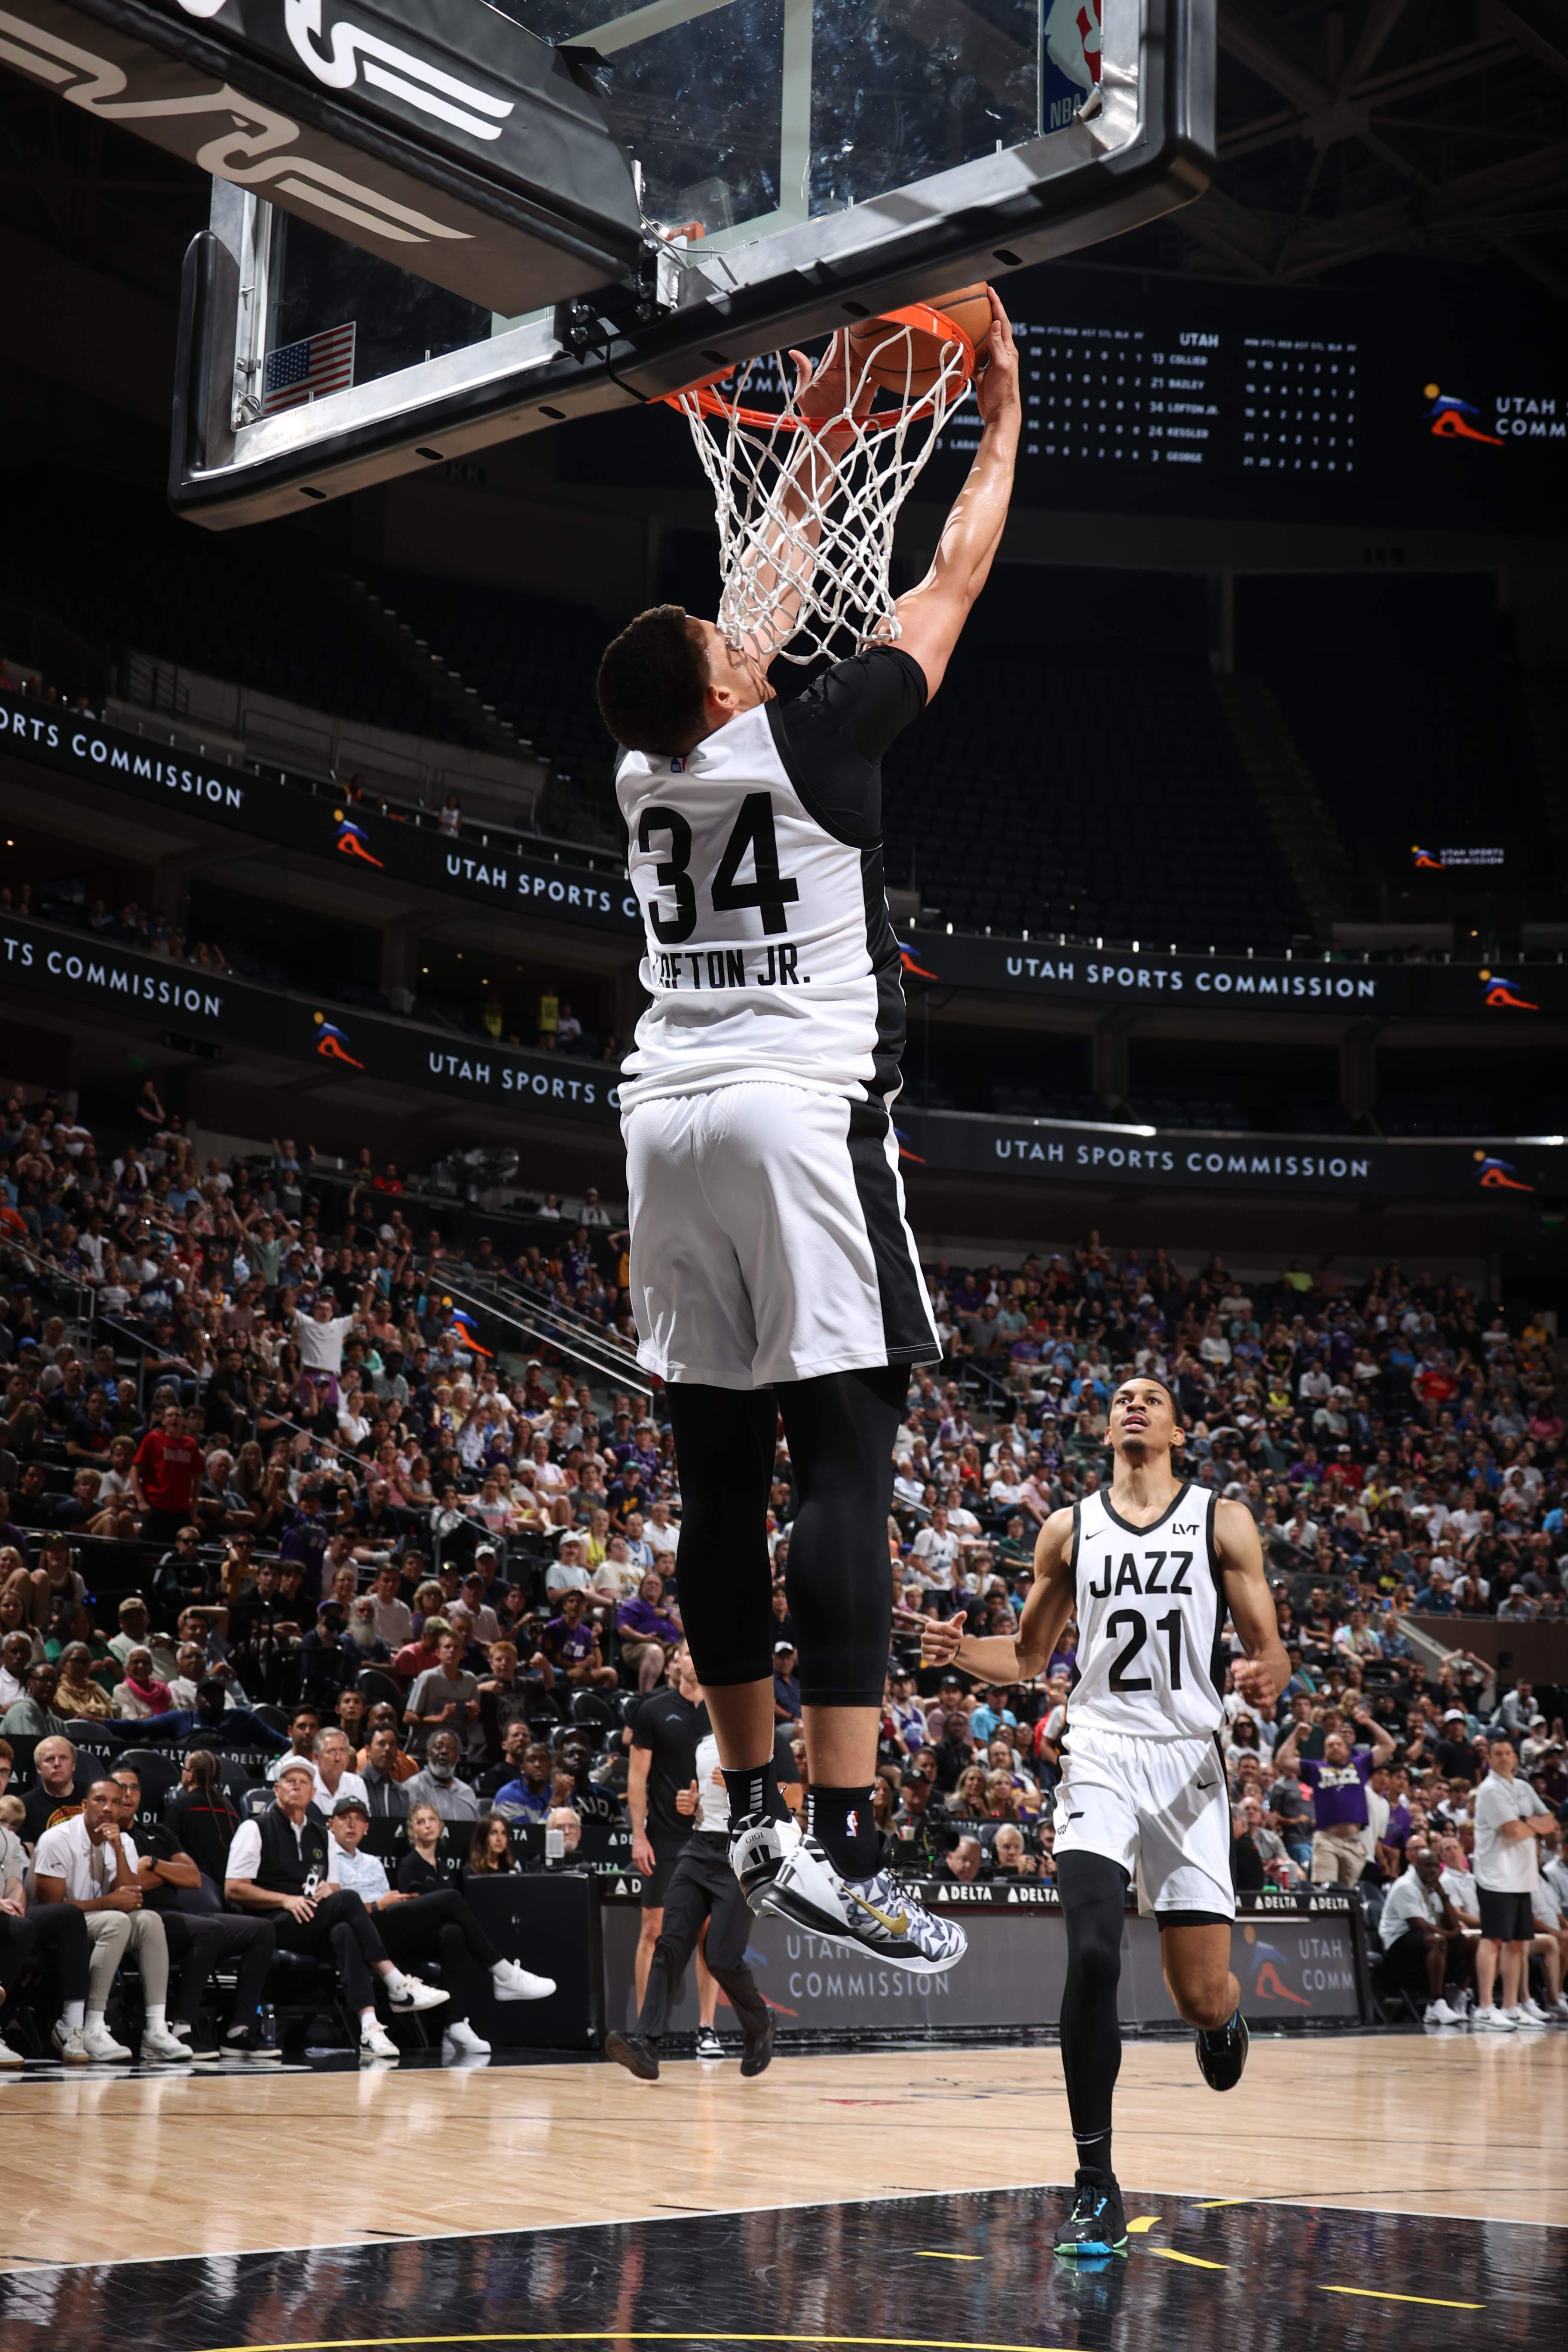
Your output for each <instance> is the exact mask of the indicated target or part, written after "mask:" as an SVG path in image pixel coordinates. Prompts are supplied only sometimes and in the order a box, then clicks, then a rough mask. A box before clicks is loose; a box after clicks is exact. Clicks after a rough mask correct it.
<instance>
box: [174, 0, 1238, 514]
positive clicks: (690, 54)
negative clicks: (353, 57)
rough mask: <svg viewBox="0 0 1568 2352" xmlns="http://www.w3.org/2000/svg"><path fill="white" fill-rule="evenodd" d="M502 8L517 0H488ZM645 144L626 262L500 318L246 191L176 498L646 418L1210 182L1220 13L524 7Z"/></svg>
mask: <svg viewBox="0 0 1568 2352" xmlns="http://www.w3.org/2000/svg"><path fill="white" fill-rule="evenodd" d="M486 13H487V16H489V19H490V23H491V25H492V26H493V23H494V16H495V13H496V12H495V11H491V10H487V11H486ZM499 13H500V15H501V16H506V17H510V18H511V19H512V20H514V21H515V22H516V23H517V24H519V25H520V26H522V27H524V28H525V30H526V31H527V32H529V33H531V34H533V35H535V36H539V37H543V38H544V39H546V40H548V41H550V42H551V43H552V44H554V45H556V46H558V47H564V48H568V49H570V50H571V51H572V52H573V54H574V58H576V59H577V61H578V63H579V66H580V68H584V69H585V70H586V71H587V72H588V73H589V74H590V75H591V77H592V79H593V80H594V82H595V84H596V86H597V88H598V89H599V90H600V92H601V93H602V95H603V98H604V100H605V106H606V108H607V110H608V112H609V116H610V120H611V121H612V123H613V126H614V129H615V131H616V134H617V135H618V136H619V138H620V140H621V141H622V142H624V145H625V148H626V153H627V154H628V156H629V157H630V159H631V163H632V166H633V172H634V176H635V180H636V184H637V195H638V200H639V204H640V208H641V212H642V215H643V218H644V222H645V227H646V237H645V244H644V248H643V257H642V261H641V264H640V266H639V268H637V270H636V271H634V272H633V273H630V274H629V275H627V276H626V278H624V279H622V280H620V281H618V282H616V283H614V284H609V285H606V286H605V287H604V288H602V289H599V290H598V291H596V292H591V293H589V294H588V295H586V296H584V297H581V298H579V299H577V300H575V301H574V302H572V303H562V304H558V305H556V306H555V307H553V308H552V309H551V310H535V311H531V312H523V313H521V315H519V314H513V313H509V312H508V311H506V310H483V309H481V308H479V307H478V306H476V305H475V304H474V303H472V302H469V301H466V300H463V299H460V298H458V297H457V296H455V295H453V294H451V293H449V292H443V291H441V290H439V289H436V288H434V287H431V286H428V285H426V284H425V283H424V282H423V281H422V280H420V279H419V278H417V277H416V276H412V275H410V274H409V273H408V272H407V271H405V269H402V268H398V267H397V266H396V265H395V263H394V262H393V261H391V260H389V259H387V258H385V257H383V256H380V255H377V254H374V253H371V252H367V251H365V250H363V249H361V248H359V247H351V246H348V245H345V244H343V243H342V241H341V240H340V239H338V238H336V237H335V236H333V235H332V234H331V230H330V229H329V228H328V227H326V226H321V225H316V224H306V223H303V222H301V221H300V220H299V219H298V218H287V217H286V216H285V215H282V214H280V213H279V212H277V211H275V210H274V209H273V207H272V206H270V205H268V203H267V202H265V201H264V200H262V199H261V198H259V197H258V196H257V195H256V194H254V192H245V191H240V190H238V189H236V188H234V187H232V186H228V185H227V184H225V183H222V182H215V188H214V207H213V227H212V232H211V236H210V237H209V239H207V240H205V241H203V240H198V245H201V244H203V243H204V242H205V245H206V247H207V248H208V249H207V251H206V252H205V255H204V254H202V253H200V252H198V251H197V249H196V248H195V247H194V248H193V255H192V258H191V261H190V262H189V263H188V265H187V288H186V304H185V349H184V352H183V355H182V384H183V398H182V404H181V410H180V415H179V416H178V418H177V422H176V446H175V452H174V472H173V480H172V493H173V496H174V500H175V503H176V504H177V505H178V506H180V507H181V508H183V509H184V510H185V511H187V512H188V513H190V514H192V515H193V516H194V517H195V519H197V520H203V521H205V522H208V523H210V524H213V525H216V526H219V527H221V526H223V525H225V524H228V523H234V522H242V521H247V520H255V519H258V518H260V517H262V516H264V515H267V514H273V513H279V512H285V511H288V510H289V509H291V508H297V507H298V506H299V504H300V501H301V499H316V498H321V497H330V496H332V495H335V494H338V493H341V492H342V491H346V490H350V489H353V488H360V487H362V486H363V485H364V484H365V483H367V482H371V481H374V480H378V479H385V478H388V477H389V476H391V475H393V474H396V473H402V472H408V471H414V470H417V469H418V468H419V467H421V466H425V465H429V464H432V463H436V462H445V461H448V460H450V459H452V458H454V457H461V456H463V455H466V454H469V453H471V452H472V451H473V450H475V449H478V448H481V447H483V446H487V445H488V444H490V443H493V442H495V441H498V440H500V439H504V438H507V437H509V436H513V435H516V434H520V433H524V432H529V431H535V430H539V429H542V428H547V427H548V426H550V425H552V424H554V423H556V422H558V421H560V420H561V419H562V418H563V417H565V416H569V415H584V414H589V413H593V412H594V411H595V410H605V409H608V408H614V407H618V406H628V405H636V404H640V403H642V402H644V401H647V400H648V399H650V398H655V397H658V396H659V395H660V394H664V393H666V392H668V391H672V390H676V389H678V388H679V387H680V386H681V385H682V384H684V383H689V382H690V381H692V380H693V379H694V378H695V377H698V376H701V375H705V374H711V373H713V371H714V368H715V367H716V366H717V365H719V364H721V363H722V362H736V361H740V360H743V359H747V358H750V357H752V355H753V354H755V353H756V352H761V351H763V350H768V349H772V348H773V347H775V346H776V345H778V344H780V343H781V342H783V341H786V340H788V341H809V340H810V339H811V338H812V337H813V336H816V335H821V334H826V332H828V331H831V329H833V328H834V327H836V326H838V325H841V324H843V323H845V321H846V320H847V319H853V318H857V317H864V316H868V315H873V314H874V313H875V311H876V310H881V309H886V308H889V307H891V306H892V305H893V304H894V303H896V302H899V301H902V300H909V299H915V298H918V297H921V296H924V297H928V298H929V297H930V296H931V295H933V294H937V293H941V292H942V291H943V290H944V289H947V288H949V287H951V286H952V285H953V284H955V283H963V282H964V281H965V280H966V279H968V278H978V277H985V278H992V279H994V280H1001V279H1004V278H1005V276H1006V274H1007V272H1008V271H1010V270H1011V269H1014V268H1018V267H1020V266H1022V265H1023V264H1025V263H1026V262H1037V261H1040V260H1042V259H1048V258H1051V257H1056V256H1058V255H1061V254H1064V253H1068V252H1070V251H1074V250H1077V249H1079V248H1081V247H1084V246H1086V245H1089V244H1092V243H1095V242H1097V241H1099V240H1100V239H1101V238H1103V237H1105V236H1111V235H1114V234H1117V233H1119V232H1120V231H1121V230H1122V229H1125V228H1129V227H1131V226H1136V225H1138V224H1139V223H1141V222H1142V221H1145V220H1148V219H1150V218H1152V217H1153V216H1155V215H1158V214H1159V213H1161V212H1163V211H1166V210H1169V209H1170V208H1171V207H1172V206H1173V205H1176V204H1179V203H1183V202H1185V201H1187V200H1188V199H1189V198H1191V197H1192V196H1194V195H1195V194H1199V193H1201V190H1202V188H1203V186H1204V185H1205V182H1206V178H1207V173H1208V170H1209V167H1210V162H1211V156H1210V149H1211V145H1212V116H1213V97H1212V92H1213V71H1214V20H1213V0H641V5H616V0H500V6H499Z"/></svg>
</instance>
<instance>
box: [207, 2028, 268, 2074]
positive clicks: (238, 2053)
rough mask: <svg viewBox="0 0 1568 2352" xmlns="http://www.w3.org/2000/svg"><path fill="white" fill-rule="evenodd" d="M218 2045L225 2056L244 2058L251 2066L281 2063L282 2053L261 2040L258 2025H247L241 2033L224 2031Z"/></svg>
mask: <svg viewBox="0 0 1568 2352" xmlns="http://www.w3.org/2000/svg"><path fill="white" fill-rule="evenodd" d="M219 2046H220V2048H221V2049H222V2052H223V2055H224V2056H225V2057H226V2058H244V2059H246V2060H247V2061H248V2062H249V2063H250V2064H251V2065H253V2066H277V2065H280V2064H281V2063H282V2059H283V2053H282V2052H281V2050H275V2049H274V2048H273V2046H272V2044H271V2042H263V2040H262V2039H261V2029H260V2027H259V2026H258V2025H247V2027H246V2029H245V2032H243V2033H226V2034H225V2035H224V2038H223V2041H222V2042H221V2044H220V2045H219Z"/></svg>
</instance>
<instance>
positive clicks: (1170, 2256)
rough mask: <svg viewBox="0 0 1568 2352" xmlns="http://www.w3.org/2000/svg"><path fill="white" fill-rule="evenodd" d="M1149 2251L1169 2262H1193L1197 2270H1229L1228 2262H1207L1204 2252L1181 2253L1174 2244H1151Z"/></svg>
mask: <svg viewBox="0 0 1568 2352" xmlns="http://www.w3.org/2000/svg"><path fill="white" fill-rule="evenodd" d="M1149 2252H1151V2253H1152V2254H1158V2255H1160V2256H1161V2258H1162V2259H1163V2261H1165V2262H1167V2263H1191V2264H1192V2266H1193V2268H1194V2270H1195V2271H1227V2270H1229V2268H1230V2264H1229V2263H1205V2260H1204V2258H1203V2256H1202V2254H1179V2253H1178V2252H1176V2249H1175V2248H1174V2246H1151V2247H1150V2249H1149Z"/></svg>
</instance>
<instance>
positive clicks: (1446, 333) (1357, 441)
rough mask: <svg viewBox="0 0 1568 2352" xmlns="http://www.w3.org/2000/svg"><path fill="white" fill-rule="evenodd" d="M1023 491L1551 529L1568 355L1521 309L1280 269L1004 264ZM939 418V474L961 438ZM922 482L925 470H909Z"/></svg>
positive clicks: (1076, 505) (967, 453)
mask: <svg viewBox="0 0 1568 2352" xmlns="http://www.w3.org/2000/svg"><path fill="white" fill-rule="evenodd" d="M1002 290H1003V292H1004V295H1005V299H1006V302H1007V307H1008V312H1009V315H1010V316H1011V317H1012V319H1013V321H1014V331H1015V333H1016V338H1017V341H1018V348H1019V356H1020V360H1021V373H1022V378H1023V384H1022V389H1023V397H1024V418H1025V426H1024V438H1023V441H1022V444H1021V446H1020V448H1019V457H1018V480H1017V488H1016V493H1015V496H1016V500H1017V502H1018V503H1020V504H1022V505H1025V506H1041V507H1055V508H1061V509H1079V510H1104V509H1115V510H1117V511H1120V512H1126V513H1147V514H1181V515H1193V516H1198V515H1215V516H1226V515H1238V514H1248V515H1258V516H1260V517H1261V516H1268V517H1288V518H1293V519H1295V518H1299V519H1300V520H1325V521H1346V520H1353V521H1355V522H1357V523H1363V522H1377V521H1386V522H1391V523H1402V524H1405V525H1407V526H1410V527H1413V528H1427V529H1442V528H1454V527H1456V526H1458V527H1473V528H1480V529H1486V528H1488V527H1490V528H1503V529H1507V530H1510V531H1515V530H1547V531H1556V530H1562V529H1563V528H1564V525H1565V522H1568V365H1564V363H1563V355H1562V349H1561V346H1560V345H1558V344H1554V343H1553V342H1552V341H1551V340H1550V339H1549V338H1547V337H1546V336H1544V335H1543V334H1542V332H1541V331H1540V330H1539V329H1537V328H1535V327H1534V326H1533V324H1532V322H1531V320H1530V319H1529V317H1528V315H1525V316H1522V317H1521V314H1520V313H1519V312H1518V311H1517V310H1514V311H1509V312H1506V313H1504V314H1503V315H1502V316H1500V318H1499V320H1498V321H1497V322H1496V325H1495V327H1494V326H1493V325H1491V324H1490V323H1489V320H1488V319H1487V316H1486V314H1485V312H1484V310H1481V309H1480V308H1479V306H1478V307H1477V308H1476V309H1474V310H1470V311H1468V313H1467V315H1466V316H1465V317H1464V319H1463V320H1459V321H1456V320H1455V319H1454V317H1453V315H1452V311H1451V310H1442V311H1439V312H1437V313H1436V314H1435V315H1434V316H1432V317H1430V318H1427V317H1426V316H1424V315H1423V313H1422V312H1421V310H1419V309H1418V308H1416V307H1414V306H1413V307H1412V308H1411V309H1410V310H1408V311H1393V310H1390V308H1389V306H1388V305H1387V304H1386V303H1383V302H1375V301H1373V300H1371V299H1366V298H1363V297H1357V296H1342V295H1335V294H1331V293H1326V292H1318V291H1310V292H1309V291H1304V290H1302V289H1289V290H1280V291H1275V290H1273V289H1266V288H1256V289H1255V288H1251V287H1236V286H1228V285H1218V284H1216V285H1213V286H1205V285H1203V284H1202V283H1193V284H1190V285H1189V284H1184V283H1182V282H1181V281H1177V280H1171V279H1140V278H1137V277H1135V276H1134V275H1132V274H1131V272H1127V273H1121V272H1110V271H1096V270H1088V269H1084V270H1079V269H1061V268H1039V269H1027V270H1020V271H1019V272H1018V273H1017V274H1016V276H1014V277H1012V278H1007V279H1006V280H1005V284H1004V287H1003V289H1002ZM979 433H980V425H979V418H978V416H977V415H976V414H975V412H974V409H973V405H970V406H968V407H967V408H966V409H964V410H963V411H961V412H960V414H959V415H958V416H956V417H955V418H954V419H953V421H952V424H951V425H948V427H947V428H946V430H945V432H944V434H943V436H942V450H941V452H940V453H939V456H938V457H937V458H936V459H934V460H933V468H934V470H935V472H936V478H937V481H938V483H939V484H940V487H941V488H942V489H947V488H949V487H950V486H951V484H952V480H953V479H954V478H956V476H957V473H958V471H959V461H963V462H964V463H967V460H968V459H969V458H970V457H972V456H973V451H974V449H975V446H977V444H978V441H979ZM922 495H923V496H926V497H929V496H931V488H928V487H927V486H926V485H922Z"/></svg>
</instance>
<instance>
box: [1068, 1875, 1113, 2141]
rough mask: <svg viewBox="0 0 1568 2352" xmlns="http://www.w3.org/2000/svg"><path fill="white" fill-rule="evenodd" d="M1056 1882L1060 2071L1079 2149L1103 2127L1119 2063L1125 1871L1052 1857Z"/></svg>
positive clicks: (1107, 2121) (1107, 2120) (1106, 2128)
mask: <svg viewBox="0 0 1568 2352" xmlns="http://www.w3.org/2000/svg"><path fill="white" fill-rule="evenodd" d="M1057 1885H1058V1889H1059V1890H1060V1894H1061V1898H1062V1911H1063V1914H1064V1916H1065V1917H1066V1920H1067V1938H1068V1968H1067V1982H1066V1984H1065V1985H1064V1986H1063V1988H1062V2020H1061V2034H1062V2072H1063V2074H1065V2075H1066V2076H1067V2086H1068V2110H1069V2112H1070V2114H1071V2116H1072V2127H1073V2136H1074V2137H1075V2139H1077V2140H1078V2142H1079V2147H1084V2146H1086V2145H1087V2144H1089V2143H1090V2142H1092V2141H1095V2140H1097V2139H1099V2138H1100V2137H1102V2136H1103V2135H1104V2134H1105V2133H1107V2132H1108V2131H1109V2130H1110V2100H1111V2094H1112V2092H1113V2091H1114V2090H1115V2087H1116V2077H1117V2074H1119V2073H1120V2071H1121V2024H1120V2022H1119V2021H1118V2018H1117V2014H1116V1988H1117V1984H1118V1982H1119V1980H1120V1979H1121V1935H1122V1923H1123V1917H1124V1911H1125V1904H1126V1897H1127V1886H1128V1878H1127V1873H1126V1872H1125V1871H1124V1870H1123V1869H1122V1867H1121V1864H1120V1863H1117V1862H1112V1861H1110V1858H1109V1857H1108V1856H1107V1855H1105V1854H1100V1853H1064V1854H1059V1855H1058V1858H1057Z"/></svg>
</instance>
